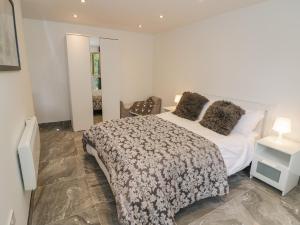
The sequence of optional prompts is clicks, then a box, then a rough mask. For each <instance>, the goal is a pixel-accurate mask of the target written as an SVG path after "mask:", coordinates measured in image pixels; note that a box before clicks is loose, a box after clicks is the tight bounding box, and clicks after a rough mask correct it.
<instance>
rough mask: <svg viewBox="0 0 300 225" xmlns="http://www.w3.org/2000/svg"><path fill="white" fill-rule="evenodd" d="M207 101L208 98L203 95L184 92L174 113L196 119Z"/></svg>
mask: <svg viewBox="0 0 300 225" xmlns="http://www.w3.org/2000/svg"><path fill="white" fill-rule="evenodd" d="M207 102H208V99H207V98H206V97H204V96H202V95H199V94H197V93H192V92H184V93H183V95H182V97H181V99H180V101H179V103H178V105H177V107H176V109H175V111H174V112H173V113H174V114H175V115H177V116H179V117H182V118H185V119H188V120H193V121H195V120H197V119H198V117H199V114H200V113H201V111H202V109H203V106H204V105H205V104H206V103H207Z"/></svg>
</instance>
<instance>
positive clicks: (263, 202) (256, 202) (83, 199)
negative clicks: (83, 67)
mask: <svg viewBox="0 0 300 225" xmlns="http://www.w3.org/2000/svg"><path fill="white" fill-rule="evenodd" d="M57 129H59V130H57ZM81 136H82V133H80V132H78V133H75V132H72V131H71V130H70V128H68V126H67V125H65V126H56V125H52V126H44V127H42V128H41V141H42V151H41V159H40V174H39V181H38V185H39V186H38V188H37V190H36V191H35V192H34V195H33V198H32V199H33V200H32V206H31V213H32V215H31V219H30V221H31V222H30V224H31V225H88V224H89V225H115V224H118V222H117V215H116V207H115V203H114V200H113V194H112V193H111V190H110V188H109V184H108V182H107V180H106V179H105V176H104V174H103V173H102V171H101V170H100V169H99V167H98V165H97V163H96V161H95V160H94V158H93V157H91V156H89V155H87V154H86V153H85V152H84V151H83V148H82V144H81ZM229 180H230V188H231V191H230V194H229V195H227V196H226V197H222V198H210V199H205V200H202V201H200V202H197V203H196V204H194V205H192V206H190V207H188V208H186V209H182V210H181V211H180V212H179V213H178V214H177V215H176V223H177V224H178V225H181V224H190V225H217V224H218V225H219V224H224V225H273V224H274V225H296V224H300V187H299V186H298V187H297V188H296V189H295V190H293V191H292V192H291V193H289V194H288V195H287V196H286V197H281V195H280V193H279V192H278V191H276V190H275V189H273V188H271V187H269V186H267V185H264V184H262V183H261V182H259V181H257V180H255V179H254V180H249V178H248V176H247V174H246V173H245V172H240V173H238V174H236V175H234V176H232V177H230V179H229Z"/></svg>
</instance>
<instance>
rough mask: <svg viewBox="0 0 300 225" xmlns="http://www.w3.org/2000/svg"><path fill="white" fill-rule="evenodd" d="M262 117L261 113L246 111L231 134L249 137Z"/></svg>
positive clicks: (262, 113) (263, 114)
mask: <svg viewBox="0 0 300 225" xmlns="http://www.w3.org/2000/svg"><path fill="white" fill-rule="evenodd" d="M264 116H265V113H264V112H263V111H254V110H246V113H245V114H244V115H243V116H242V118H241V119H240V120H239V122H238V123H237V125H236V126H235V127H234V129H233V132H235V133H240V134H243V135H245V136H249V135H250V134H251V133H252V132H253V130H254V129H255V128H256V127H257V125H258V123H259V122H260V121H261V120H262V119H263V118H264Z"/></svg>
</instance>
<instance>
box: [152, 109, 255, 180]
mask: <svg viewBox="0 0 300 225" xmlns="http://www.w3.org/2000/svg"><path fill="white" fill-rule="evenodd" d="M157 116H158V117H160V118H162V119H164V120H167V121H169V122H172V123H175V124H177V125H178V126H181V127H184V128H186V129H188V130H190V131H192V132H194V133H196V134H199V135H200V136H202V137H205V138H206V139H208V140H210V141H211V142H213V143H215V144H216V145H217V146H218V147H219V150H220V151H221V154H222V156H223V159H224V161H225V165H226V167H227V174H228V176H230V175H232V174H235V173H237V172H238V171H241V170H242V169H244V168H246V167H247V166H248V165H249V164H250V162H251V161H252V159H253V154H254V144H255V138H256V134H255V133H253V134H251V135H249V137H245V136H243V135H242V134H238V133H232V134H230V135H229V136H224V135H221V134H218V133H216V132H214V131H211V130H209V129H207V128H205V127H203V126H201V125H200V124H199V121H190V120H187V119H183V118H180V117H178V116H176V115H174V114H173V113H171V112H166V113H162V114H159V115H157Z"/></svg>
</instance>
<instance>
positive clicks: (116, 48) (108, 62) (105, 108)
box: [100, 39, 121, 120]
mask: <svg viewBox="0 0 300 225" xmlns="http://www.w3.org/2000/svg"><path fill="white" fill-rule="evenodd" d="M100 49H101V50H100V51H101V81H102V85H101V86H102V115H103V120H112V119H119V118H120V73H121V69H120V65H121V57H120V45H119V41H118V40H111V39H100Z"/></svg>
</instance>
